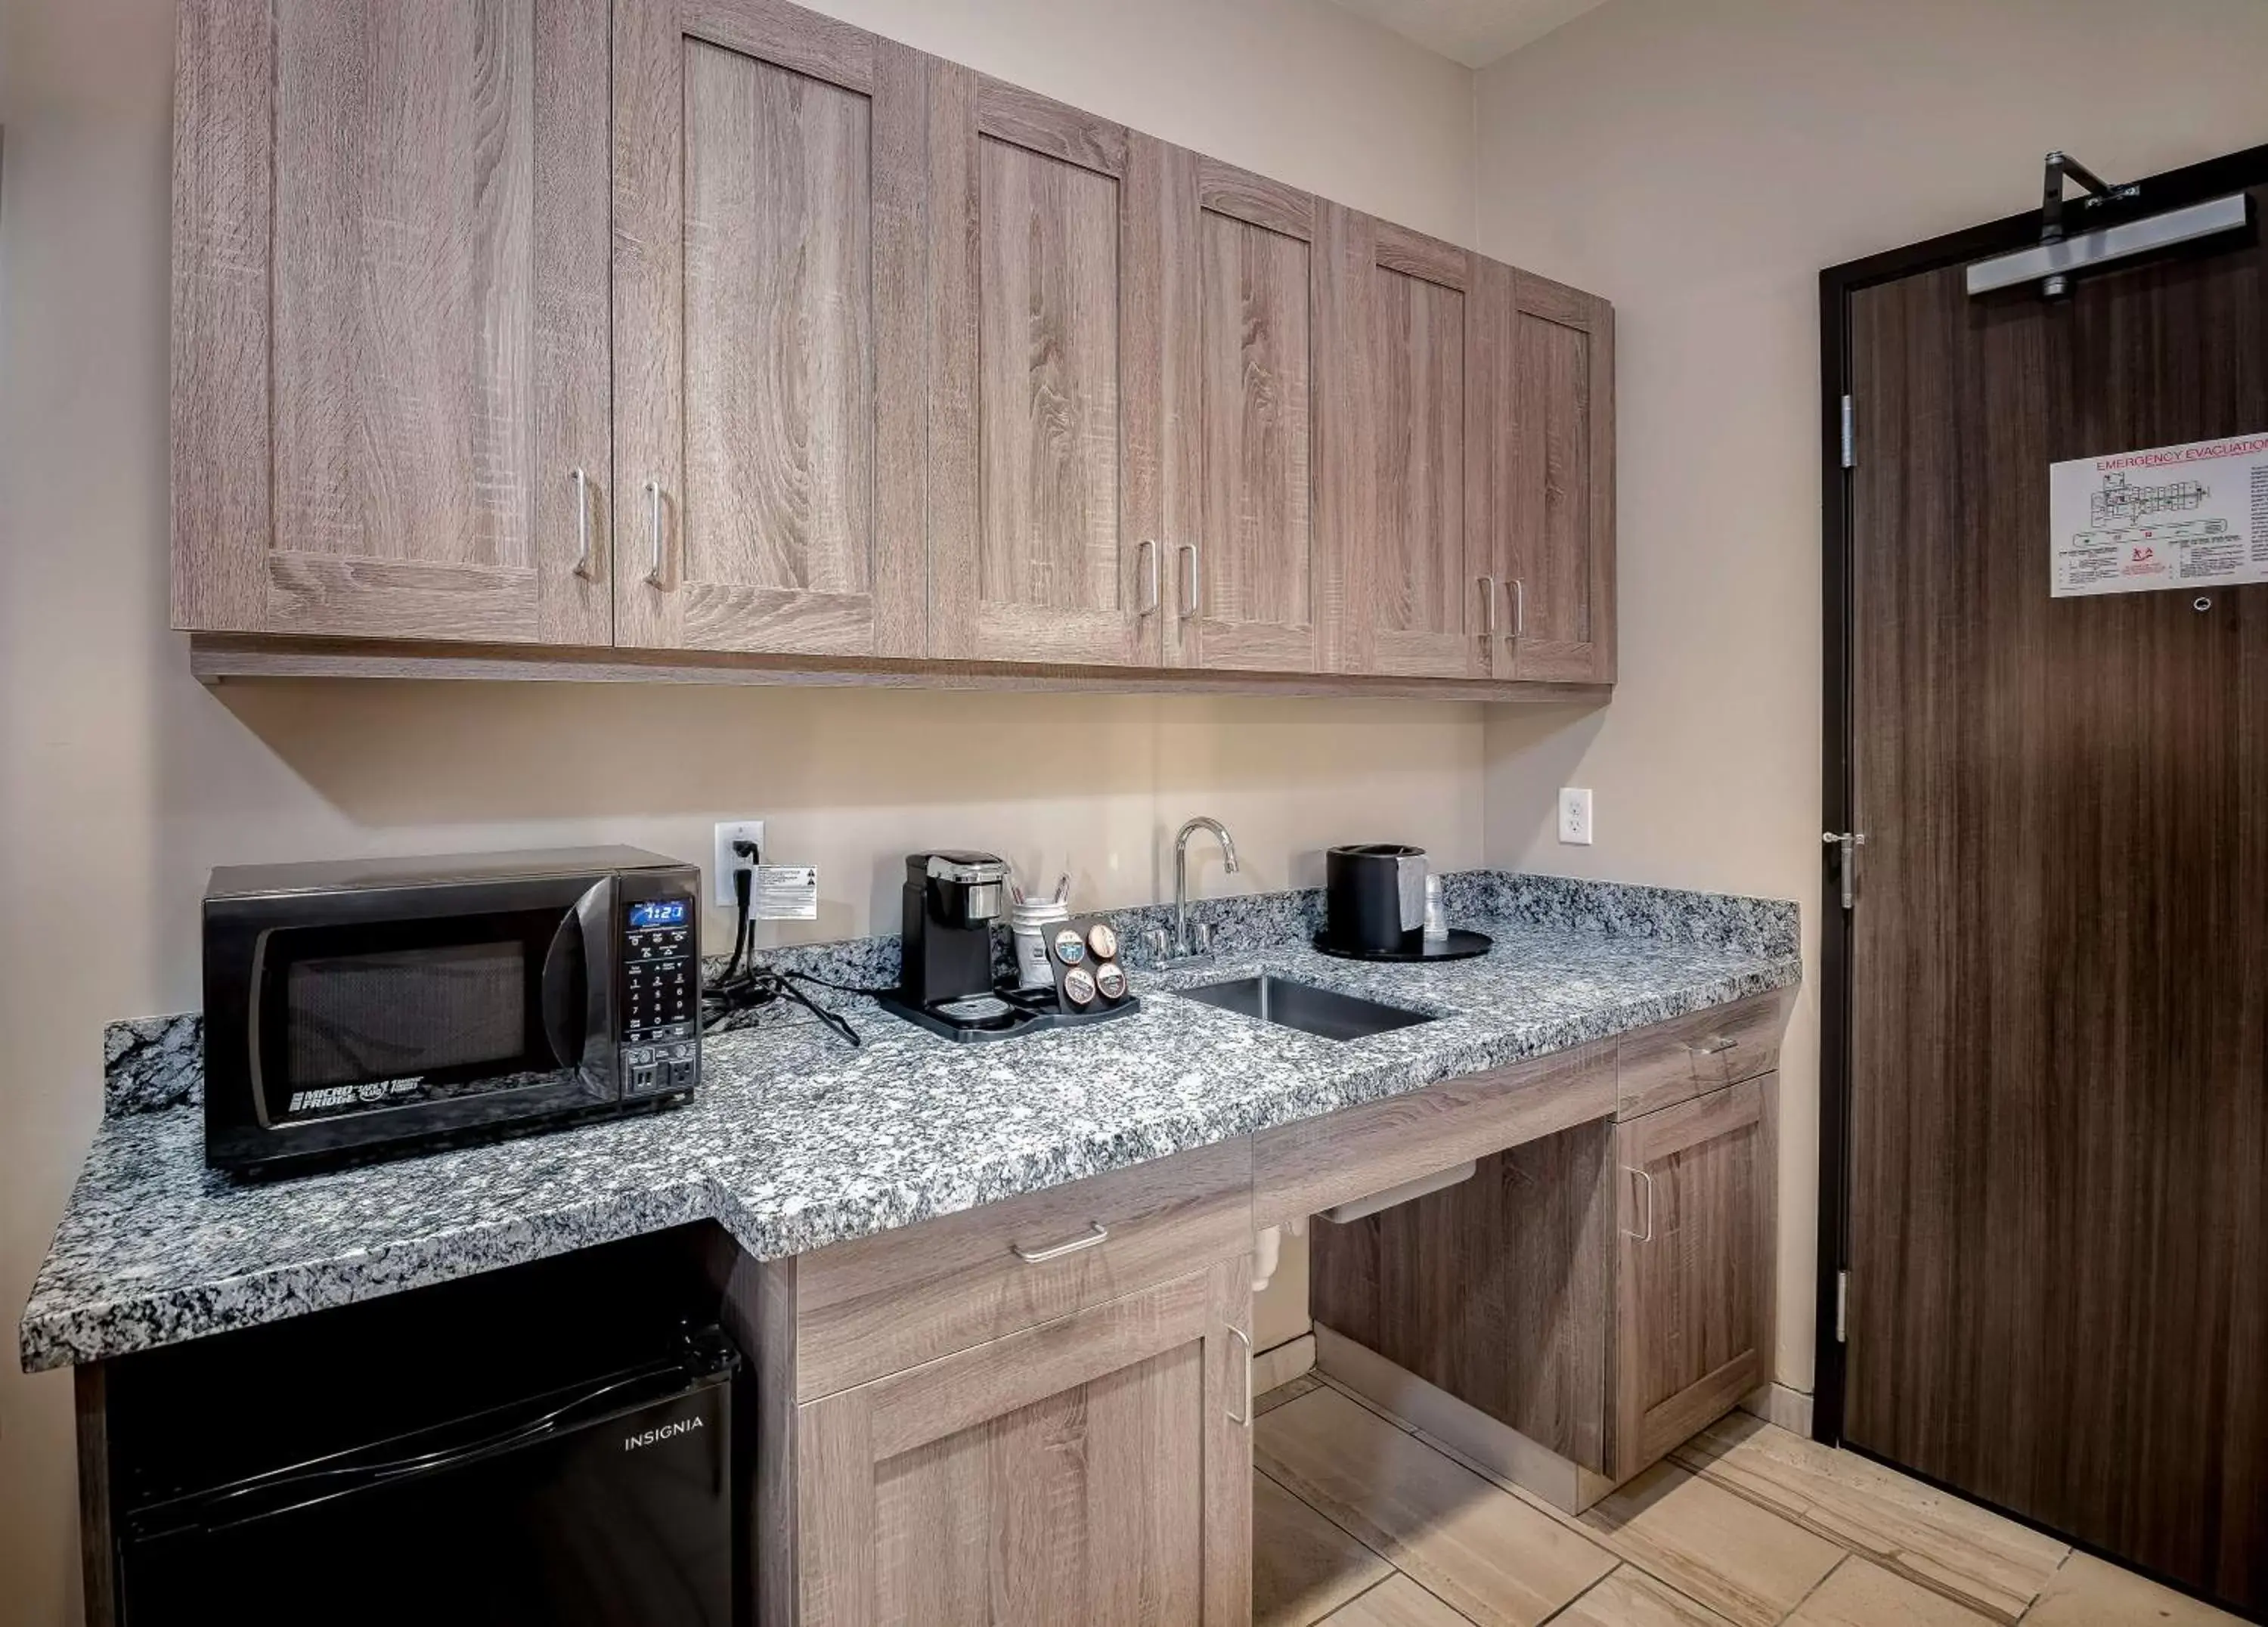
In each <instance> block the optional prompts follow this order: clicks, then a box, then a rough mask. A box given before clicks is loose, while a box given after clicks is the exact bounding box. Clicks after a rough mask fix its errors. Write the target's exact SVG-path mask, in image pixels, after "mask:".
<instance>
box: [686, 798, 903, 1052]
mask: <svg viewBox="0 0 2268 1627" xmlns="http://www.w3.org/2000/svg"><path fill="white" fill-rule="evenodd" d="M733 852H734V853H735V854H737V855H738V856H739V857H740V858H745V859H747V861H748V863H747V865H744V866H742V867H740V868H738V869H736V870H734V871H733V900H734V902H735V903H736V905H737V907H738V913H737V917H736V919H735V921H734V923H733V955H732V958H731V959H730V960H729V961H726V962H725V970H724V974H723V975H721V976H719V977H718V979H717V981H716V983H714V984H712V985H711V986H709V987H707V988H704V989H703V990H702V991H701V1005H702V1015H701V1031H702V1032H703V1034H706V1033H708V1032H710V1031H711V1030H712V1029H714V1028H715V1027H717V1026H718V1024H720V1023H722V1022H724V1021H725V1020H726V1019H727V1018H731V1017H735V1016H738V1015H739V1014H740V1012H749V1011H755V1010H756V1009H757V1008H758V1007H760V1006H764V1005H770V1004H771V1003H772V1002H773V1001H775V1000H792V1001H793V1002H794V1003H795V1004H796V1005H800V1006H802V1007H803V1008H804V1010H806V1011H807V1012H810V1013H811V1014H812V1015H813V1016H814V1017H816V1018H818V1019H819V1020H820V1021H821V1022H822V1023H824V1024H826V1025H827V1027H829V1028H831V1029H833V1030H834V1031H835V1032H836V1034H840V1035H842V1036H843V1038H844V1039H846V1040H848V1041H850V1042H851V1044H853V1045H860V1044H863V1043H865V1042H864V1041H862V1040H861V1039H860V1038H859V1037H858V1029H856V1028H854V1027H851V1023H850V1020H849V1019H847V1018H845V1017H844V1016H843V1014H842V1013H841V1012H831V1011H828V1009H827V1008H826V1007H825V1006H823V1005H820V1004H819V1003H818V1002H817V1001H816V1000H814V999H813V998H811V997H810V996H809V995H807V994H806V993H804V991H803V990H800V989H799V988H797V987H796V986H795V985H796V983H811V984H813V985H814V986H815V987H818V988H821V989H835V990H841V991H842V992H843V993H845V994H867V993H871V992H873V990H865V989H853V988H851V987H849V986H848V985H846V984H843V983H829V982H828V981H827V979H825V978H824V977H813V976H810V975H806V974H805V973H802V972H785V971H776V970H774V969H772V968H770V967H756V966H752V965H750V964H748V953H749V951H750V949H751V947H752V946H753V940H754V939H755V921H754V920H752V919H751V918H750V905H749V900H750V894H751V893H752V891H753V889H754V887H755V868H754V866H755V863H756V860H757V858H758V857H759V855H758V854H757V851H756V844H755V843H753V842H735V843H733ZM791 980H792V981H791Z"/></svg>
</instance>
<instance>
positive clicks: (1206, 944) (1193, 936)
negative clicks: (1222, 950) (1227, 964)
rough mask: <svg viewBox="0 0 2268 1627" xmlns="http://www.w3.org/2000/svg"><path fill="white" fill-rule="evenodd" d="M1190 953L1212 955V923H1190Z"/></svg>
mask: <svg viewBox="0 0 2268 1627" xmlns="http://www.w3.org/2000/svg"><path fill="white" fill-rule="evenodd" d="M1189 953H1191V954H1211V953H1212V923H1211V922H1210V921H1192V922H1190V923H1189Z"/></svg>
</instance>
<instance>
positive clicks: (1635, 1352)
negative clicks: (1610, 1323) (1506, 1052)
mask: <svg viewBox="0 0 2268 1627" xmlns="http://www.w3.org/2000/svg"><path fill="white" fill-rule="evenodd" d="M1771 1083H1773V1079H1772V1077H1771V1076H1769V1075H1767V1076H1766V1077H1765V1078H1764V1079H1750V1080H1749V1081H1748V1082H1747V1083H1745V1084H1741V1085H1734V1086H1729V1087H1727V1089H1724V1090H1720V1091H1715V1092H1712V1093H1710V1094H1708V1095H1706V1096H1701V1097H1697V1098H1696V1099H1695V1100H1694V1101H1688V1102H1685V1103H1683V1104H1682V1105H1680V1106H1678V1107H1674V1108H1663V1109H1661V1111H1660V1112H1658V1113H1649V1114H1646V1115H1645V1116H1644V1117H1642V1118H1635V1119H1631V1120H1628V1121H1626V1122H1624V1123H1622V1124H1619V1125H1617V1126H1616V1151H1615V1158H1616V1168H1617V1174H1618V1175H1619V1177H1620V1179H1621V1182H1622V1193H1621V1198H1622V1208H1623V1214H1622V1217H1621V1225H1620V1226H1619V1228H1618V1232H1617V1236H1616V1255H1617V1258H1616V1271H1615V1280H1616V1288H1615V1332H1614V1428H1613V1430H1612V1432H1611V1434H1612V1445H1611V1448H1610V1453H1611V1455H1610V1460H1609V1464H1608V1466H1607V1472H1608V1473H1609V1474H1610V1475H1611V1476H1613V1477H1614V1478H1616V1479H1621V1478H1623V1477H1624V1476H1627V1475H1631V1474H1634V1473H1636V1472H1637V1471H1638V1469H1643V1468H1644V1467H1646V1465H1647V1464H1649V1463H1652V1462H1653V1461H1656V1460H1657V1459H1659V1458H1660V1457H1661V1455H1662V1454H1664V1453H1666V1452H1668V1450H1669V1449H1670V1448H1671V1447H1675V1446H1676V1445H1678V1444H1679V1443H1680V1442H1682V1441H1683V1440H1684V1439H1686V1437H1688V1436H1690V1434H1692V1433H1693V1432H1694V1431H1696V1430H1697V1429H1699V1428H1700V1427H1701V1426H1702V1425H1704V1424H1706V1423H1708V1422H1709V1421H1710V1420H1711V1419H1712V1418H1715V1417H1720V1416H1722V1415H1723V1414H1724V1413H1726V1412H1727V1411H1729V1410H1731V1409H1732V1407H1733V1405H1734V1403H1735V1402H1738V1401H1739V1400H1740V1398H1741V1397H1742V1396H1743V1395H1747V1394H1748V1393H1749V1391H1750V1390H1752V1389H1754V1388H1756V1386H1758V1385H1759V1384H1762V1383H1763V1382H1764V1380H1766V1379H1767V1378H1769V1377H1770V1376H1771V1326H1772V1315H1771V1310H1772V1257H1773V1237H1772V1160H1771V1147H1770V1145H1769V1142H1770V1137H1769V1134H1768V1128H1767V1123H1766V1119H1765V1115H1764V1092H1765V1088H1766V1086H1769V1085H1771Z"/></svg>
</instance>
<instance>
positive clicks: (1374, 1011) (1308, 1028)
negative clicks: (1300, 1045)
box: [1182, 976, 1432, 1040]
mask: <svg viewBox="0 0 2268 1627" xmlns="http://www.w3.org/2000/svg"><path fill="white" fill-rule="evenodd" d="M1182 998H1183V999H1185V1000H1202V1001H1203V1002H1204V1004H1206V1005H1218V1006H1219V1007H1220V1008H1221V1009H1222V1010H1223V1011H1229V1012H1243V1013H1244V1014H1245V1015H1246V1016H1247V1017H1257V1018H1259V1019H1260V1020H1262V1021H1263V1022H1273V1023H1280V1024H1282V1025H1283V1026H1284V1027H1286V1028H1297V1029H1299V1030H1300V1032H1301V1033H1302V1034H1320V1035H1322V1037H1323V1038H1324V1039H1327V1040H1359V1039H1361V1038H1362V1037H1363V1036H1364V1035H1366V1034H1386V1033H1389V1032H1391V1031H1392V1030H1394V1029H1395V1028H1407V1027H1411V1026H1412V1025H1413V1024H1416V1023H1421V1022H1431V1021H1432V1018H1431V1017H1429V1016H1428V1015H1426V1014H1425V1012H1413V1011H1407V1010H1404V1009H1403V1007H1401V1006H1399V1005H1380V1004H1379V1003H1378V1002H1377V1001H1376V1000H1366V999H1362V998H1359V997H1358V996H1355V995H1351V994H1339V993H1337V992H1336V991H1334V990H1329V989H1318V988H1317V987H1315V985H1314V984H1313V983H1295V982H1293V981H1292V979H1291V978H1289V977H1272V976H1260V977H1235V978H1231V979H1230V980H1229V981H1228V982H1226V983H1203V984H1200V985H1199V986H1198V987H1197V988H1195V989H1184V990H1182Z"/></svg>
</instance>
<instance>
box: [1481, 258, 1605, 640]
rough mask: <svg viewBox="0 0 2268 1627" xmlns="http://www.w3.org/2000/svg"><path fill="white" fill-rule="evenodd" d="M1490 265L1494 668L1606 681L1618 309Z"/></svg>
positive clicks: (1573, 290) (1490, 426)
mask: <svg viewBox="0 0 2268 1627" xmlns="http://www.w3.org/2000/svg"><path fill="white" fill-rule="evenodd" d="M1492 275H1493V280H1495V281H1497V282H1498V283H1499V284H1500V290H1501V291H1500V292H1499V295H1498V296H1497V298H1496V300H1495V302H1494V304H1493V305H1492V317H1491V320H1493V321H1494V322H1496V323H1498V324H1499V327H1498V328H1497V335H1496V336H1497V342H1496V344H1495V346H1494V348H1493V350H1492V351H1491V387H1492V389H1493V391H1494V392H1495V394H1496V399H1495V401H1494V402H1493V403H1492V408H1491V412H1490V414H1489V416H1488V419H1487V424H1488V431H1487V433H1488V436H1489V443H1490V447H1491V472H1492V478H1493V482H1494V514H1493V516H1492V519H1491V529H1492V532H1493V545H1492V550H1491V558H1492V560H1493V562H1494V571H1495V574H1496V575H1497V576H1498V577H1499V579H1500V581H1501V583H1502V585H1503V592H1504V593H1505V596H1506V603H1505V605H1504V607H1503V619H1502V621H1501V622H1499V628H1500V630H1501V634H1502V637H1503V643H1502V644H1501V645H1500V646H1499V647H1497V648H1494V649H1492V651H1491V654H1492V655H1493V656H1494V657H1495V658H1496V659H1497V662H1498V666H1497V668H1496V673H1495V675H1496V676H1499V677H1507V678H1518V679H1527V680H1532V681H1538V682H1573V683H1610V682H1612V681H1613V680H1614V676H1615V513H1614V504H1615V326H1614V320H1615V319H1614V307H1613V306H1609V304H1608V303H1607V302H1606V301H1605V300H1603V299H1601V298H1597V297H1596V296H1594V295H1591V294H1586V293H1582V292H1580V291H1578V290H1575V289H1572V288H1568V287H1565V285H1563V284H1561V283H1551V282H1547V281H1545V280H1544V279H1543V278H1542V277H1540V276H1530V275H1528V273H1527V272H1525V271H1514V270H1513V269H1511V268H1510V267H1508V266H1499V267H1495V268H1493V269H1492Z"/></svg>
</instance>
